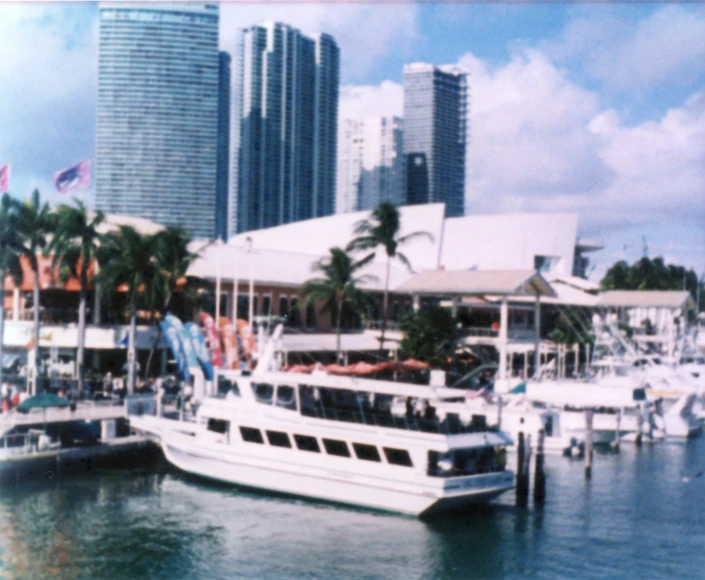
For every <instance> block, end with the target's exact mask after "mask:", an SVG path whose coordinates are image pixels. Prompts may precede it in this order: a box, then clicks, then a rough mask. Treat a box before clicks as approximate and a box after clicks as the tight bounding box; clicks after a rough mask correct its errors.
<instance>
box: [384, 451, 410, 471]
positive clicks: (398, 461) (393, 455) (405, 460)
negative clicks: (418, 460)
mask: <svg viewBox="0 0 705 580" xmlns="http://www.w3.org/2000/svg"><path fill="white" fill-rule="evenodd" d="M382 449H383V450H384V456H385V457H386V458H387V463H391V464H392V465H403V466H405V467H413V466H414V464H413V463H412V462H411V457H410V456H409V452H408V451H407V450H406V449H394V448H392V447H383V448H382Z"/></svg>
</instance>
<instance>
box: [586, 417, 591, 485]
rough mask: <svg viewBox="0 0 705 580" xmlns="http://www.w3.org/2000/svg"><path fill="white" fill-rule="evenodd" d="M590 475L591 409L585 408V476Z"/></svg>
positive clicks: (587, 477)
mask: <svg viewBox="0 0 705 580" xmlns="http://www.w3.org/2000/svg"><path fill="white" fill-rule="evenodd" d="M590 477H592V409H585V478H586V479H590Z"/></svg>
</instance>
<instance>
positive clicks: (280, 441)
mask: <svg viewBox="0 0 705 580" xmlns="http://www.w3.org/2000/svg"><path fill="white" fill-rule="evenodd" d="M267 439H268V440H269V444H270V445H272V446H273V447H291V441H290V440H289V436H288V435H287V434H286V433H284V432H282V431H267Z"/></svg>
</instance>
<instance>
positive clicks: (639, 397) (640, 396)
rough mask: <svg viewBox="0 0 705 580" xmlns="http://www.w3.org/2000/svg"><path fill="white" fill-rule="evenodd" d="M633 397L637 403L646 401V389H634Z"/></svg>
mask: <svg viewBox="0 0 705 580" xmlns="http://www.w3.org/2000/svg"><path fill="white" fill-rule="evenodd" d="M633 397H634V400H635V401H646V389H634V391H633Z"/></svg>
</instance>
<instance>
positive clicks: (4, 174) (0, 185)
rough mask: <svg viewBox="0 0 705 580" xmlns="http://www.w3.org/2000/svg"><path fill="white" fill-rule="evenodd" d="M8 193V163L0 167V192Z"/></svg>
mask: <svg viewBox="0 0 705 580" xmlns="http://www.w3.org/2000/svg"><path fill="white" fill-rule="evenodd" d="M3 193H10V165H9V164H7V165H3V166H2V167H0V194H3Z"/></svg>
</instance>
